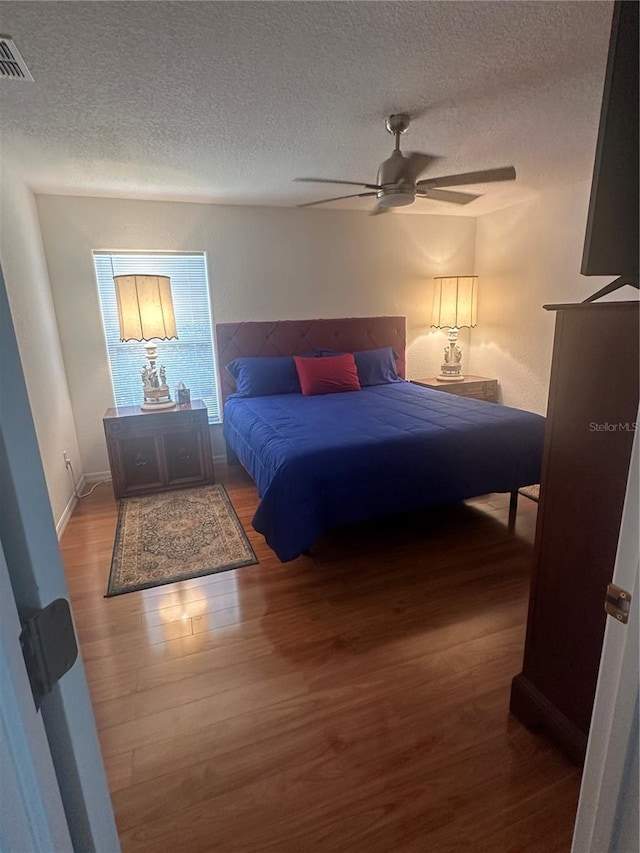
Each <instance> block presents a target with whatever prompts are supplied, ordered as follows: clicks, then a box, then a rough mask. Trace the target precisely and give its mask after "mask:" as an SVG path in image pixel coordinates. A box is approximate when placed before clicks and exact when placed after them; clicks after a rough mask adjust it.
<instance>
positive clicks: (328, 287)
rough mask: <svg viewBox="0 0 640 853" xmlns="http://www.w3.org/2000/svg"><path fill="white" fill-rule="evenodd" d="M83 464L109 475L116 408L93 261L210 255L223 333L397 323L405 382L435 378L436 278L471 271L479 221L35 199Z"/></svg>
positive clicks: (440, 341) (439, 339)
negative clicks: (382, 318) (108, 433)
mask: <svg viewBox="0 0 640 853" xmlns="http://www.w3.org/2000/svg"><path fill="white" fill-rule="evenodd" d="M37 204H38V212H39V216H40V223H41V228H42V236H43V242H44V246H45V252H46V257H47V263H48V266H49V274H50V279H51V286H52V291H53V299H54V303H55V309H56V314H57V317H58V324H59V328H60V338H61V342H62V349H63V353H64V360H65V364H66V369H67V378H68V382H69V389H70V394H71V401H72V406H73V411H74V416H75V421H76V429H77V433H78V440H79V444H80V452H81V456H82V468H83V471H84V472H85V473H88V474H91V473H95V472H98V471H105V470H107V468H108V464H107V456H106V448H105V442H104V435H103V431H102V416H103V414H104V410H105V409H106V408H107V407H108V406H112V405H113V397H112V392H111V384H110V377H109V372H108V365H107V355H106V347H105V343H104V335H103V332H102V324H101V318H100V309H99V304H98V296H97V291H96V284H95V276H94V271H93V265H92V254H91V253H92V251H93V250H96V249H114V250H126V249H129V250H131V249H138V250H180V251H206V252H207V257H208V265H209V279H210V283H211V291H212V310H213V314H214V321H215V322H227V321H229V322H231V321H239V320H271V319H302V318H311V317H349V316H366V315H385V314H400V315H406V317H407V320H408V338H409V348H408V370H409V376H413V377H418V376H421V375H422V376H433V375H434V374H435V373H436V372H437V370H438V368H439V364H440V360H441V352H442V349H441V347H442V346H443V345H444V343H445V342H446V340H445V338H444V335H443V333H442V332H431V330H430V329H429V327H428V320H429V316H428V310H429V308H430V302H429V299H428V295H429V288H430V287H431V286H432V278H433V276H434V275H438V274H447V273H451V274H456V273H457V274H466V273H468V272H470V271H471V270H472V269H473V260H474V238H475V219H473V218H470V217H446V216H420V215H411V216H408V215H388V216H380V217H375V218H372V217H369V216H367V215H366V214H364V213H357V212H352V211H320V210H313V211H309V210H307V211H301V210H296V209H288V208H264V207H239V206H220V205H208V204H189V203H173V202H153V201H130V200H122V199H95V198H78V197H61V196H38V198H37Z"/></svg>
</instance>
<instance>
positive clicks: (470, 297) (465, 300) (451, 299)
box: [431, 275, 478, 329]
mask: <svg viewBox="0 0 640 853" xmlns="http://www.w3.org/2000/svg"><path fill="white" fill-rule="evenodd" d="M434 281H435V286H434V289H433V308H432V312H431V325H432V326H433V327H435V328H437V329H453V328H457V329H462V328H465V327H466V328H469V329H471V328H473V327H474V326H475V325H476V313H477V308H478V276H477V275H462V276H460V275H451V276H446V275H444V276H436V278H435V279H434Z"/></svg>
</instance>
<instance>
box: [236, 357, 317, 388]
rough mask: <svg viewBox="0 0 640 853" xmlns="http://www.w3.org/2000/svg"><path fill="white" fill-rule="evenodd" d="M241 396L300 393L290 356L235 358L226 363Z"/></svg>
mask: <svg viewBox="0 0 640 853" xmlns="http://www.w3.org/2000/svg"><path fill="white" fill-rule="evenodd" d="M227 370H228V371H229V373H230V374H231V375H232V376H233V378H234V379H235V380H236V389H237V392H238V394H239V395H240V396H241V397H267V396H270V395H271V394H300V393H301V391H300V381H299V379H298V372H297V371H296V365H295V362H294V360H293V358H292V356H289V355H285V356H274V357H266V358H250V357H242V358H236V359H234V360H233V361H232V362H230V363H229V364H227Z"/></svg>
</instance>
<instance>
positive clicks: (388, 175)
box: [377, 149, 416, 207]
mask: <svg viewBox="0 0 640 853" xmlns="http://www.w3.org/2000/svg"><path fill="white" fill-rule="evenodd" d="M406 165H407V160H406V157H405V156H404V155H403V154H402V152H401V151H399V150H397V149H396V150H395V151H394V152H393V153H392V154H391V156H390V157H388V158H387V159H386V160H385V161H384V162H383V163H382V164H381V166H380V168H379V169H378V180H377V184H378V185H379V186H380V187H381V189H380V190H379V191H378V193H377V198H378V201H379V202H380V203H381V204H384V205H385V206H386V207H402V206H403V205H405V204H412V203H413V201H414V200H415V197H416V187H415V183H411V182H409V181H407V180H406V179H403V176H404V175H405V170H406Z"/></svg>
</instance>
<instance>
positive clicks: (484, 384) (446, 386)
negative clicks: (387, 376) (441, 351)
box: [411, 374, 498, 403]
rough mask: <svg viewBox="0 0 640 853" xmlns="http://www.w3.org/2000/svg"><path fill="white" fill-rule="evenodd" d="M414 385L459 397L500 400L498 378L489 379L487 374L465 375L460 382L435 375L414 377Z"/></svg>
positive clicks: (492, 401)
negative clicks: (442, 380) (444, 379)
mask: <svg viewBox="0 0 640 853" xmlns="http://www.w3.org/2000/svg"><path fill="white" fill-rule="evenodd" d="M411 381H412V382H413V384H414V385H424V387H425V388H434V389H435V390H436V391H446V392H447V394H457V395H458V397H473V399H474V400H486V402H487V403H497V402H498V380H497V379H487V377H486V376H469V375H468V374H467V375H466V376H465V378H464V379H463V380H461V381H460V382H440V380H439V379H436V377H435V376H432V377H430V378H429V379H412V380H411Z"/></svg>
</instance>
